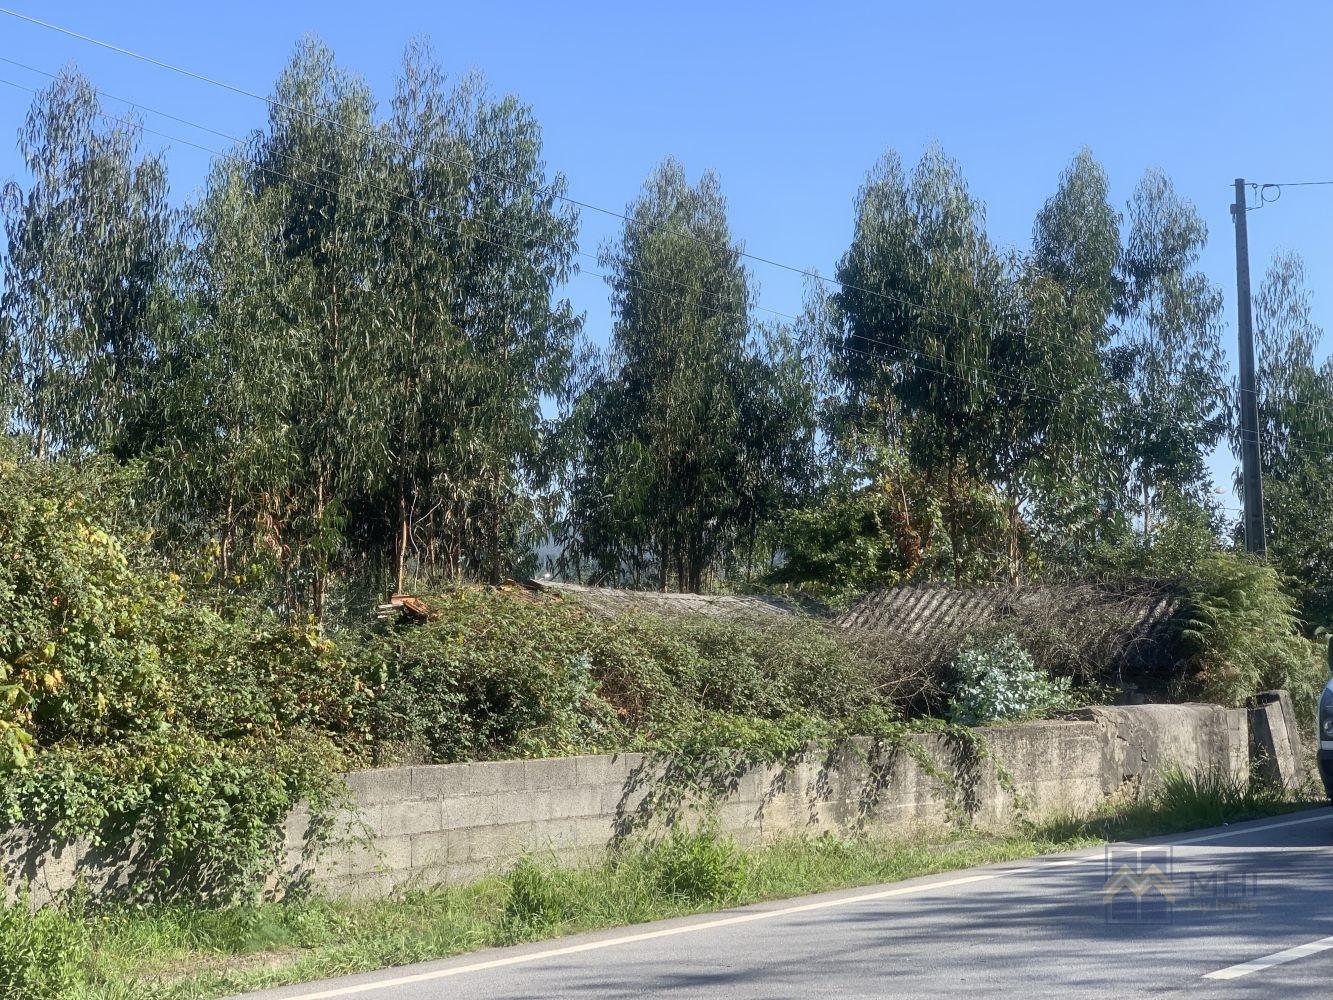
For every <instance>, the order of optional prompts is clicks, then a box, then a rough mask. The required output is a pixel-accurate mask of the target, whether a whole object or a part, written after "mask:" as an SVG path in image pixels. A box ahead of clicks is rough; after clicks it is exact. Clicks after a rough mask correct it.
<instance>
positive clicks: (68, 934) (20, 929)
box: [0, 895, 94, 1000]
mask: <svg viewBox="0 0 1333 1000" xmlns="http://www.w3.org/2000/svg"><path fill="white" fill-rule="evenodd" d="M93 943H94V939H93V936H92V934H91V928H90V926H89V924H88V923H87V922H85V920H84V915H83V913H82V912H80V909H79V908H77V907H76V908H71V909H70V910H64V909H60V908H56V907H47V908H44V909H41V910H38V911H36V912H34V911H32V910H31V909H30V908H29V905H28V898H27V896H26V895H20V896H19V897H18V899H17V900H16V901H14V902H13V903H8V904H6V903H5V902H3V900H0V996H4V997H6V998H7V1000H66V998H67V997H69V996H70V995H71V994H72V992H73V990H74V989H75V988H76V987H77V986H78V985H79V984H80V983H81V981H82V980H83V978H84V977H83V975H82V969H81V965H82V964H83V963H84V962H86V961H87V959H88V955H89V952H90V949H91V946H92V945H93Z"/></svg>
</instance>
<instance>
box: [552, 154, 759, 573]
mask: <svg viewBox="0 0 1333 1000" xmlns="http://www.w3.org/2000/svg"><path fill="white" fill-rule="evenodd" d="M626 216H627V221H626V222H625V225H624V228H623V230H622V233H621V236H620V240H619V241H618V242H617V243H616V244H614V245H607V246H606V247H604V248H603V250H602V252H601V263H602V266H603V267H605V268H606V269H607V270H608V271H609V272H610V278H609V279H608V280H609V283H610V286H611V297H612V303H613V305H614V308H615V312H616V321H615V326H614V328H613V329H612V336H611V345H610V355H609V358H608V359H607V362H606V364H605V367H604V368H603V370H602V371H601V372H600V373H599V376H598V377H597V378H595V379H594V384H593V385H592V387H591V389H590V393H591V399H590V400H589V402H588V403H587V404H586V405H587V406H588V408H589V409H590V411H591V412H590V413H589V414H588V415H587V417H586V422H585V426H586V427H587V429H588V433H589V444H588V452H587V454H586V456H585V463H584V468H583V470H582V474H581V476H580V481H579V484H578V486H577V487H576V491H575V496H574V511H573V517H574V519H575V522H576V523H577V525H578V532H579V535H580V540H581V544H582V546H583V551H584V554H585V555H586V556H587V557H589V558H590V559H592V560H593V561H595V562H598V563H600V564H601V566H602V567H603V569H604V570H607V571H610V572H619V571H621V570H622V569H630V570H631V572H634V571H642V570H643V569H644V568H645V567H647V566H651V567H652V569H653V571H654V572H655V575H656V582H657V584H658V585H659V586H660V587H663V588H665V587H666V586H667V585H668V583H669V582H670V581H671V580H672V579H673V578H674V582H675V585H676V586H677V587H678V588H679V589H681V590H689V591H697V590H698V589H699V588H700V586H701V585H702V584H703V580H704V575H705V573H706V572H707V571H709V570H710V569H711V568H714V567H715V566H716V565H717V564H718V562H719V560H721V559H723V558H724V557H725V556H726V555H727V554H728V553H729V552H730V551H731V549H732V547H733V546H734V545H735V544H736V542H737V539H738V536H739V533H740V532H741V531H742V529H743V527H744V526H745V518H746V510H745V505H746V500H745V498H744V489H745V485H746V484H747V483H752V482H753V477H748V478H747V476H746V474H745V472H744V465H745V463H746V462H747V461H751V462H752V461H754V456H753V455H752V454H750V453H748V452H747V447H746V441H745V438H744V435H745V433H746V428H745V427H744V425H743V424H744V420H745V417H746V410H747V406H748V405H749V401H750V399H751V398H752V394H753V393H754V392H755V391H756V389H755V372H754V368H753V365H754V364H755V363H756V360H755V359H754V358H753V356H752V354H751V327H750V316H749V311H750V306H751V304H752V300H753V293H752V288H751V279H750V275H749V273H748V272H747V270H746V268H745V266H744V264H743V262H742V258H741V254H740V247H739V246H738V245H737V244H736V243H735V242H734V241H733V239H732V236H731V230H730V226H729V224H728V222H727V215H726V201H725V199H724V198H723V195H722V191H721V188H720V185H719V183H718V180H717V177H716V176H715V175H713V174H711V173H706V174H704V175H703V177H702V178H700V180H699V182H698V184H697V185H694V186H691V185H690V184H689V182H688V180H687V179H686V176H685V171H684V168H683V167H682V166H681V165H680V163H678V162H677V161H676V160H673V159H667V160H665V161H663V163H662V164H661V165H660V166H659V167H658V168H657V169H656V170H655V171H654V172H653V173H652V175H651V176H650V177H649V178H648V180H647V182H646V183H645V185H644V188H643V192H642V193H641V194H640V196H639V197H638V198H637V199H636V200H635V201H634V202H633V203H631V204H630V206H629V208H628V211H627V212H626Z"/></svg>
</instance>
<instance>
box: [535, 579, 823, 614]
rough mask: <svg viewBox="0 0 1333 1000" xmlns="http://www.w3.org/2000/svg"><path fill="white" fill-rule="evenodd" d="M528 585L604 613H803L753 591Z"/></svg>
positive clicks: (538, 582)
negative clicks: (689, 591) (682, 591)
mask: <svg viewBox="0 0 1333 1000" xmlns="http://www.w3.org/2000/svg"><path fill="white" fill-rule="evenodd" d="M525 586H528V587H532V588H533V589H536V590H544V591H551V592H553V593H557V594H564V595H567V596H569V597H573V598H575V599H576V600H578V601H579V603H581V604H584V605H586V606H587V607H588V608H590V609H591V610H593V611H596V612H598V613H599V614H604V615H621V614H624V613H625V612H627V611H650V612H653V613H654V614H659V615H704V616H708V617H713V618H756V617H759V618H771V617H775V616H776V617H781V616H786V615H795V614H801V613H802V611H801V609H800V608H799V607H798V606H797V605H795V604H793V603H791V602H788V601H785V600H783V599H782V598H779V597H768V596H759V595H753V594H673V593H663V592H661V591H656V590H616V589H614V588H611V587H587V586H584V585H582V584H577V583H562V582H558V581H554V580H531V581H528V582H527V583H526V584H525Z"/></svg>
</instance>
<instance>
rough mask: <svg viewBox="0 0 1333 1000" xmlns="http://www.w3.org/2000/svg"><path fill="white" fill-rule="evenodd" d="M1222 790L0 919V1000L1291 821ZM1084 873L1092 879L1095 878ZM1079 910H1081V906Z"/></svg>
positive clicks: (162, 987) (183, 979) (275, 971)
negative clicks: (995, 818) (472, 874)
mask: <svg viewBox="0 0 1333 1000" xmlns="http://www.w3.org/2000/svg"><path fill="white" fill-rule="evenodd" d="M1298 806H1299V802H1297V801H1294V800H1290V799H1288V798H1287V797H1286V796H1285V795H1283V794H1282V793H1281V792H1280V791H1277V790H1274V789H1272V788H1268V787H1266V786H1250V787H1248V788H1246V787H1245V786H1242V785H1241V784H1239V783H1237V782H1235V781H1234V780H1232V779H1230V778H1228V777H1225V776H1221V775H1208V774H1205V775H1200V776H1198V777H1196V778H1187V777H1185V776H1182V775H1179V774H1171V775H1167V776H1166V777H1165V780H1164V782H1163V783H1162V785H1161V787H1160V789H1159V790H1158V791H1156V792H1154V793H1153V794H1151V795H1149V796H1146V797H1144V798H1143V799H1142V800H1141V801H1138V802H1134V803H1130V804H1126V805H1125V806H1123V807H1122V808H1120V809H1118V810H1115V811H1106V812H1103V813H1099V814H1097V815H1092V816H1070V817H1065V818H1060V819H1056V820H1053V821H1051V822H1049V823H1040V824H1032V823H1029V824H1024V825H1021V826H1020V827H1019V828H1016V829H1014V830H1011V831H1006V832H998V833H983V832H979V831H976V830H968V831H963V832H959V831H953V832H949V831H939V830H935V831H919V832H918V833H917V834H916V835H914V836H912V837H911V838H884V837H876V836H871V835H863V836H857V837H835V836H823V837H819V838H814V839H807V838H792V839H787V840H781V841H777V842H775V843H772V844H769V845H766V846H764V847H761V848H753V849H743V848H740V847H738V846H737V845H736V844H735V843H733V842H731V841H729V840H727V839H726V838H719V837H717V836H715V835H713V834H711V833H709V832H708V831H707V830H700V831H696V832H692V833H691V832H686V831H683V830H681V831H677V832H676V833H674V834H673V835H672V836H671V837H669V838H667V839H665V840H662V841H659V842H656V843H653V844H641V845H633V846H628V847H626V848H625V849H622V850H620V851H617V852H615V853H613V854H612V855H610V856H609V857H608V858H607V859H606V860H605V861H603V862H601V863H598V864H595V865H591V866H588V867H568V866H565V865H561V864H560V863H558V862H557V861H556V860H555V859H554V858H551V857H541V856H530V857H526V858H523V859H522V860H520V861H518V862H516V863H515V864H513V865H512V866H510V867H509V868H508V869H507V870H505V871H503V872H498V873H496V874H494V875H491V876H488V877H486V878H483V879H481V880H479V881H477V882H475V883H473V884H470V885H466V886H455V887H437V888H432V889H425V890H410V891H406V892H403V893H401V894H400V895H398V896H396V897H395V898H393V899H384V900H364V901H335V900H323V899H293V900H289V901H286V902H281V903H266V904H247V905H242V906H239V907H234V908H231V909H227V910H213V911H209V910H199V909H197V908H193V907H181V906H156V907H149V908H137V909H125V910H111V911H84V910H81V909H79V908H78V907H77V906H75V907H74V908H72V909H66V910H60V909H55V908H52V909H47V910H43V911H41V912H40V913H38V914H36V915H31V914H29V913H28V912H27V910H26V909H25V908H22V907H8V908H0V993H3V994H4V995H5V996H6V997H13V998H14V1000H64V998H65V997H68V996H79V997H82V998H84V1000H203V998H208V997H216V996H222V995H226V994H231V993H237V992H241V991H244V990H249V989H257V988H261V987H265V986H273V985H278V984H281V983H291V982H299V981H303V980H310V979H315V978H319V977H322V976H328V975H334V974H343V973H349V972H355V971H361V970H369V969H376V968H381V967H384V966H388V965H400V964H406V963H410V962H418V961H426V960H429V959H435V958H441V957H444V956H447V955H452V954H457V953H459V952H464V951H469V950H474V949H477V948H483V947H487V946H492V945H501V944H509V943H512V942H514V941H525V940H534V939H537V938H543V937H550V936H554V935H558V934H568V933H573V932H577V931H584V930H591V929H595V928H599V927H614V926H619V925H623V924H630V923H637V922H642V921H646V920H654V919H659V918H663V917H670V916H676V915H680V914H685V913H690V912H694V911H697V910H702V909H710V908H716V907H719V906H726V905H734V904H737V903H746V902H755V901H759V900H765V899H777V898H782V897H789V896H796V895H802V894H806V893H813V892H820V891H825V890H830V889H837V888H844V887H849V886H856V885H868V884H874V883H881V882H891V881H896V880H900V879H905V878H911V877H915V876H921V875H928V874H932V873H935V872H942V871H948V870H952V869H959V868H966V867H970V866H974V865H980V864H988V863H993V862H997V861H1003V860H1007V859H1011V858H1018V857H1028V856H1032V855H1038V854H1047V853H1050V852H1053V851H1060V850H1071V849H1075V848H1079V847H1087V846H1091V845H1094V844H1097V843H1101V842H1103V841H1105V840H1116V839H1123V838H1128V837H1141V836H1148V835H1152V834H1160V833H1170V832H1173V831H1176V830H1187V829H1197V828H1198V827H1200V826H1204V825H1208V824H1219V823H1225V822H1236V821H1239V820H1244V819H1252V818H1256V817H1259V816H1264V815H1269V814H1272V813H1274V812H1281V811H1283V810H1286V809H1291V808H1296V807H1298ZM1100 861H1101V857H1100V855H1098V856H1097V857H1096V858H1095V859H1094V861H1093V862H1091V863H1100ZM1094 905H1095V904H1094Z"/></svg>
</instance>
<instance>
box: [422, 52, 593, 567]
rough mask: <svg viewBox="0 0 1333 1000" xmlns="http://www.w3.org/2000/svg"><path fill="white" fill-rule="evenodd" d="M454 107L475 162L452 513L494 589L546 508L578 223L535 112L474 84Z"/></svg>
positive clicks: (466, 222)
mask: <svg viewBox="0 0 1333 1000" xmlns="http://www.w3.org/2000/svg"><path fill="white" fill-rule="evenodd" d="M452 103H453V108H454V112H453V113H454V115H455V117H456V122H457V125H456V131H457V134H458V135H459V136H460V137H461V139H462V141H463V144H464V146H465V147H466V149H467V153H468V163H469V167H468V169H467V172H466V176H465V188H464V191H465V197H464V204H463V233H464V243H463V254H462V258H461V260H460V262H459V264H460V266H459V268H458V275H457V297H456V298H455V302H454V323H455V324H456V326H457V327H458V329H459V330H460V331H461V332H462V335H463V337H464V338H465V340H466V343H467V346H468V350H469V352H470V358H471V362H470V367H469V372H470V374H469V390H468V392H467V394H466V396H465V397H464V399H465V401H466V407H465V410H464V411H463V413H462V415H461V422H460V425H459V431H458V433H459V437H458V442H459V446H458V447H457V448H456V449H455V454H456V456H457V458H458V460H459V463H458V466H457V469H456V472H454V473H453V475H454V478H455V482H456V483H457V484H458V487H459V488H457V489H456V490H455V492H454V498H455V499H454V500H453V501H452V505H451V506H449V507H447V508H446V511H447V513H448V516H449V517H450V518H451V524H452V527H451V528H450V533H451V534H452V535H453V536H454V537H456V538H457V539H458V541H459V548H458V555H459V556H460V557H461V558H463V559H466V560H467V565H468V566H469V567H471V568H472V570H473V571H474V572H477V573H479V574H480V575H483V576H485V577H486V578H488V579H490V580H492V581H498V580H499V579H500V578H501V577H502V576H503V575H504V573H505V572H506V571H507V570H508V569H509V568H510V567H511V566H512V565H513V564H514V562H515V560H517V559H519V558H521V557H522V556H523V554H524V553H525V552H526V551H527V550H528V549H529V548H530V547H531V545H532V543H533V542H534V541H535V540H536V539H537V538H538V537H540V536H541V535H543V534H544V532H545V531H546V524H547V522H548V520H549V516H550V512H551V503H552V497H551V495H550V489H549V487H550V483H551V480H552V477H553V474H554V469H553V468H552V467H551V465H550V463H549V461H548V460H547V451H548V445H549V439H550V436H551V432H552V430H553V422H552V421H550V420H548V419H547V418H546V417H545V416H544V412H543V405H544V403H545V402H548V401H554V400H556V399H557V398H558V397H559V396H560V395H561V394H562V393H563V392H564V391H565V389H566V386H567V383H568V381H569V377H570V372H571V364H572V361H573V356H574V347H575V341H576V338H577V335H578V333H579V331H580V329H581V327H582V317H581V316H579V315H577V314H576V313H575V312H574V310H573V307H572V306H571V305H570V302H569V300H568V299H565V298H561V297H559V296H558V295H557V294H556V292H557V289H558V288H559V286H560V285H561V284H562V283H563V282H564V281H565V280H566V279H567V278H568V277H569V276H570V275H571V273H572V272H573V268H574V256H575V254H576V253H577V239H578V215H577V212H576V211H575V209H574V208H573V206H572V203H571V202H570V201H569V200H568V199H567V198H566V196H565V191H566V182H565V178H564V176H563V175H562V174H560V173H555V174H548V172H547V169H546V165H545V162H544V160H543V154H542V142H543V138H542V129H541V126H540V124H539V123H538V122H537V120H536V118H535V117H534V116H533V113H532V109H531V108H530V107H528V106H527V105H525V104H523V103H522V102H521V101H519V100H518V99H517V98H514V97H512V96H508V97H500V98H495V97H492V96H491V95H490V94H489V93H488V91H487V90H486V88H485V86H484V84H483V82H482V81H481V80H480V78H478V77H475V76H473V77H468V78H465V79H464V80H463V81H462V82H461V83H460V84H459V86H458V87H457V88H456V89H455V92H454V94H453V98H452ZM460 565H461V564H460Z"/></svg>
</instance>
